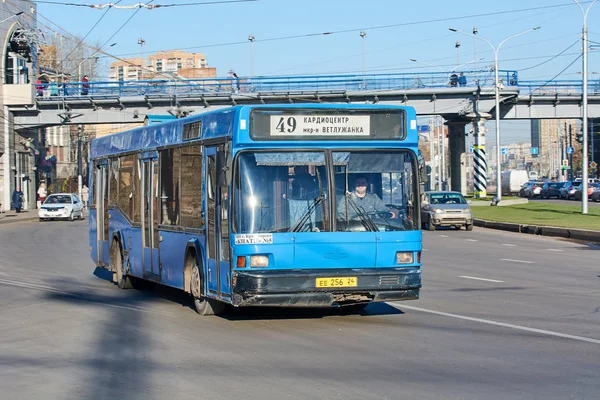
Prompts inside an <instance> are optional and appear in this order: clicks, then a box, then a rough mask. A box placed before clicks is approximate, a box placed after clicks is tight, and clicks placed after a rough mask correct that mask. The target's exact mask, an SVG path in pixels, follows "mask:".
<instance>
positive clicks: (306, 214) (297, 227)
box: [289, 195, 325, 232]
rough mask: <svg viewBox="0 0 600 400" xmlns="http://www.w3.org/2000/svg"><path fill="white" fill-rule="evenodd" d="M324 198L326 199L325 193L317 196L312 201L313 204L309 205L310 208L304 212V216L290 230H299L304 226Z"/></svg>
mask: <svg viewBox="0 0 600 400" xmlns="http://www.w3.org/2000/svg"><path fill="white" fill-rule="evenodd" d="M323 200H325V195H320V196H319V197H317V198H315V200H314V201H313V202H312V204H311V205H310V206H309V207H308V210H306V211H305V212H304V214H302V217H300V220H299V221H298V223H297V224H296V225H294V227H293V228H291V229H290V230H289V232H299V231H300V228H302V227H303V226H304V224H306V221H308V219H309V218H310V216H311V215H312V213H313V211H315V209H316V208H317V206H318V205H319V204H321V203H322V202H323Z"/></svg>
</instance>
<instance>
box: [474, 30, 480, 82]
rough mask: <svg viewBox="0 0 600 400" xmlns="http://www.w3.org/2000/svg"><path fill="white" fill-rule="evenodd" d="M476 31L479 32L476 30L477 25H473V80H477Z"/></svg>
mask: <svg viewBox="0 0 600 400" xmlns="http://www.w3.org/2000/svg"><path fill="white" fill-rule="evenodd" d="M477 33H479V31H478V30H477V27H476V26H474V27H473V36H475V37H474V38H473V55H474V57H473V60H475V82H477V37H476V36H477Z"/></svg>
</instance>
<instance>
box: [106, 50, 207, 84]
mask: <svg viewBox="0 0 600 400" xmlns="http://www.w3.org/2000/svg"><path fill="white" fill-rule="evenodd" d="M216 76H217V69H216V68H209V67H208V63H207V61H206V57H205V55H204V54H202V53H188V52H186V51H182V50H170V51H160V52H157V53H154V54H150V55H148V58H147V59H146V58H141V57H137V58H129V59H125V60H123V61H116V62H113V63H111V64H110V73H109V80H111V81H140V80H152V79H165V78H183V79H192V78H215V77H216Z"/></svg>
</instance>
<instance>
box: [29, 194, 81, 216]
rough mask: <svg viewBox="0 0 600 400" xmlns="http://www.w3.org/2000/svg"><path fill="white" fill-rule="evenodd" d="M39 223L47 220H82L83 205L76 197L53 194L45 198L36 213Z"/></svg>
mask: <svg viewBox="0 0 600 400" xmlns="http://www.w3.org/2000/svg"><path fill="white" fill-rule="evenodd" d="M38 216H39V218H40V221H45V220H48V219H67V220H70V221H73V220H74V219H75V218H79V219H83V203H82V202H81V200H79V197H77V195H74V194H71V193H55V194H51V195H50V196H48V197H47V198H46V200H45V201H44V204H42V207H41V208H40V209H39V211H38Z"/></svg>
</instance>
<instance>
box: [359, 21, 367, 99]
mask: <svg viewBox="0 0 600 400" xmlns="http://www.w3.org/2000/svg"><path fill="white" fill-rule="evenodd" d="M360 37H361V38H362V75H363V89H366V88H367V82H366V77H365V73H366V66H365V38H366V37H367V34H366V32H365V31H360Z"/></svg>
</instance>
